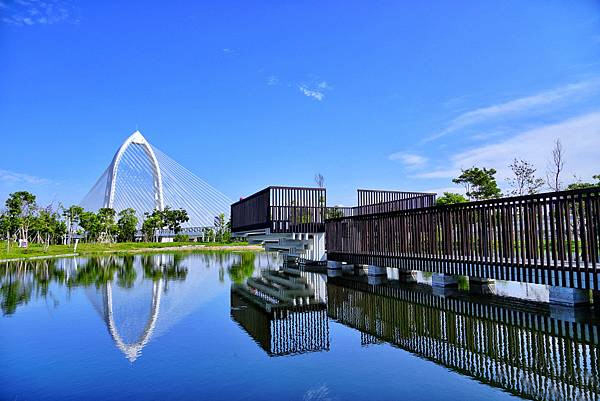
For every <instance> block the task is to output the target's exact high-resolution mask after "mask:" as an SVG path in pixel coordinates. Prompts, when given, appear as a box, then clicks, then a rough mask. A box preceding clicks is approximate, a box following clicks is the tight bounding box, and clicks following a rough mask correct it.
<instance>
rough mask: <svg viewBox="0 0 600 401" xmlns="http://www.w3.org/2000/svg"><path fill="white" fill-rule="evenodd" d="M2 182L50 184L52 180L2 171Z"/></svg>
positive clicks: (0, 171) (0, 173) (0, 177)
mask: <svg viewBox="0 0 600 401" xmlns="http://www.w3.org/2000/svg"><path fill="white" fill-rule="evenodd" d="M0 182H4V183H11V184H34V185H37V184H48V183H50V180H48V179H46V178H40V177H36V176H33V175H29V174H23V173H17V172H14V171H9V170H2V169H0Z"/></svg>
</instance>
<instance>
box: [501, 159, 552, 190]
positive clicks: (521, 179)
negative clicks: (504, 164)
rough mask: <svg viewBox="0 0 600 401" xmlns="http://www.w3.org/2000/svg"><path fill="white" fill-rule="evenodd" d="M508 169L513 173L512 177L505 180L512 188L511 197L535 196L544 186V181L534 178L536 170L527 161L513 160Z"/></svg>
mask: <svg viewBox="0 0 600 401" xmlns="http://www.w3.org/2000/svg"><path fill="white" fill-rule="evenodd" d="M508 167H510V169H511V170H512V172H513V177H510V178H507V179H506V181H508V185H510V187H511V188H512V189H511V191H510V194H511V195H516V196H521V195H533V194H537V193H538V192H539V191H540V188H542V186H543V185H544V180H543V179H541V178H538V177H536V176H535V172H536V169H535V168H534V167H533V164H531V163H529V162H528V161H525V160H517V159H514V161H513V163H512V164H510V165H509V166H508Z"/></svg>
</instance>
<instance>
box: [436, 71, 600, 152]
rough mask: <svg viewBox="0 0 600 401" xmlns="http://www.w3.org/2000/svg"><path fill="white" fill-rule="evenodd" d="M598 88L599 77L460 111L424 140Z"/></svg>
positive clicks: (538, 108) (541, 107) (582, 94)
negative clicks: (442, 127)
mask: <svg viewBox="0 0 600 401" xmlns="http://www.w3.org/2000/svg"><path fill="white" fill-rule="evenodd" d="M598 89H600V79H597V78H595V79H590V80H587V81H582V82H578V83H574V84H569V85H565V86H561V87H559V88H555V89H552V90H548V91H544V92H540V93H537V94H534V95H530V96H525V97H521V98H518V99H514V100H510V101H508V102H504V103H499V104H496V105H492V106H488V107H482V108H478V109H475V110H471V111H467V112H465V113H462V114H461V115H459V116H458V117H456V118H454V119H453V120H452V121H450V123H449V124H448V125H447V126H446V128H444V129H443V130H442V131H440V132H438V133H437V134H435V135H432V136H430V137H429V138H427V139H426V141H431V140H434V139H438V138H441V137H442V136H445V135H448V134H450V133H452V132H455V131H458V130H460V129H463V128H466V127H468V126H472V125H475V124H480V123H483V122H487V121H489V120H493V119H497V118H501V117H508V116H515V115H519V114H521V113H525V112H532V111H540V110H541V109H543V107H544V106H548V105H551V104H555V103H559V102H565V101H569V100H573V99H576V98H578V97H580V96H585V95H587V94H590V93H593V92H595V91H597V90H598Z"/></svg>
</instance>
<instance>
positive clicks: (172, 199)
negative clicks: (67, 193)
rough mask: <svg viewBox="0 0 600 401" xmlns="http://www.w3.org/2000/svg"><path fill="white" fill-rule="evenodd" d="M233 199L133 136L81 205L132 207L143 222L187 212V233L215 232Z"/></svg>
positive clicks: (226, 215) (136, 134) (140, 138)
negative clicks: (151, 215)
mask: <svg viewBox="0 0 600 401" xmlns="http://www.w3.org/2000/svg"><path fill="white" fill-rule="evenodd" d="M231 203H232V202H231V200H230V199H229V198H228V197H227V196H225V195H224V194H223V193H221V192H220V191H218V190H217V189H215V188H214V187H212V186H211V185H209V184H208V183H206V182H205V181H204V180H202V179H201V178H199V177H197V176H196V175H195V174H194V173H192V172H191V171H189V170H188V169H186V168H185V167H183V166H182V165H180V164H179V163H177V162H176V161H175V160H173V159H171V158H170V157H169V156H167V155H166V154H165V153H163V152H162V151H160V150H159V149H157V148H156V147H154V146H152V145H151V144H150V143H149V142H148V141H147V140H146V138H144V136H143V135H142V134H141V133H140V132H139V131H135V132H134V133H133V134H132V135H131V136H129V138H127V139H126V140H125V142H123V144H122V145H121V146H120V147H119V149H118V150H117V152H116V153H115V155H114V157H113V159H112V161H111V163H110V165H109V166H108V168H107V169H106V170H105V171H104V173H103V174H102V175H101V176H100V178H99V179H98V181H96V184H95V185H94V186H93V187H92V189H91V190H90V191H89V192H88V194H87V195H86V196H85V198H84V199H83V200H82V201H81V206H82V207H84V208H85V209H86V210H90V211H97V210H98V209H100V208H102V207H110V208H113V209H115V211H116V212H117V213H118V212H120V211H121V210H123V209H127V208H132V209H134V210H135V211H136V215H137V217H138V219H139V221H140V223H141V222H142V221H143V219H144V213H145V212H152V211H153V210H155V209H158V210H163V209H164V208H165V207H170V208H171V209H185V210H186V211H187V213H188V216H189V218H190V219H189V221H188V222H187V223H185V224H183V225H182V226H183V228H184V231H185V229H188V230H189V229H192V228H199V227H212V226H213V225H214V219H215V217H216V216H218V215H219V214H221V213H223V214H225V219H226V220H227V219H228V218H229V210H230V208H229V206H230V204H231Z"/></svg>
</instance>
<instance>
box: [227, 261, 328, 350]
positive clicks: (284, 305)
mask: <svg viewBox="0 0 600 401" xmlns="http://www.w3.org/2000/svg"><path fill="white" fill-rule="evenodd" d="M325 291H326V282H325V276H323V275H316V274H308V273H303V272H300V271H298V270H294V269H287V268H286V269H280V270H263V271H261V272H260V274H259V275H258V276H255V277H249V278H247V279H246V280H245V282H244V283H242V284H233V285H232V286H231V317H232V319H233V320H234V321H235V322H237V323H238V324H239V326H240V327H242V328H243V329H244V330H245V331H246V332H247V333H248V334H249V335H250V337H252V338H253V339H254V341H255V342H256V343H257V344H258V345H259V346H260V347H261V348H262V349H263V350H264V351H265V352H266V353H267V354H268V355H269V356H282V355H294V354H302V353H306V352H316V351H327V350H329V323H328V319H327V311H326V303H325Z"/></svg>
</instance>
